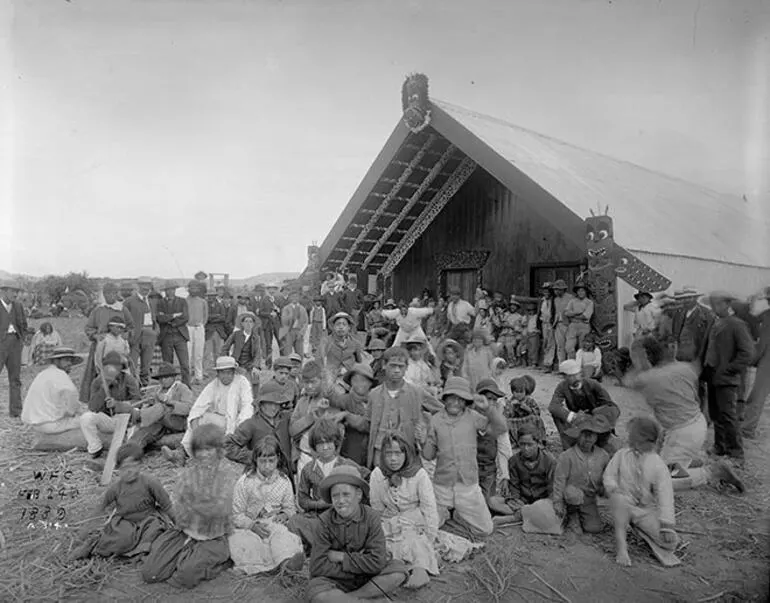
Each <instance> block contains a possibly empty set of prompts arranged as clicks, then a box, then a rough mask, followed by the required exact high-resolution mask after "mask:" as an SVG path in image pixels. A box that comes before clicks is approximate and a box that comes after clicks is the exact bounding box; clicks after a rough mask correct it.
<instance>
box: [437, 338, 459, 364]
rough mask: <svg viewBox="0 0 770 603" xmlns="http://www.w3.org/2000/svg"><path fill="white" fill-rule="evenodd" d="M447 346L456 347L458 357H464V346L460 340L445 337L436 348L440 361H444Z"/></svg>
mask: <svg viewBox="0 0 770 603" xmlns="http://www.w3.org/2000/svg"><path fill="white" fill-rule="evenodd" d="M447 348H454V351H455V353H456V354H457V357H458V358H462V356H463V346H462V345H461V344H460V343H459V342H457V341H455V340H454V339H445V340H444V341H442V342H441V343H440V344H439V346H438V347H437V348H436V356H438V359H439V361H440V362H443V361H444V354H445V352H446V349H447Z"/></svg>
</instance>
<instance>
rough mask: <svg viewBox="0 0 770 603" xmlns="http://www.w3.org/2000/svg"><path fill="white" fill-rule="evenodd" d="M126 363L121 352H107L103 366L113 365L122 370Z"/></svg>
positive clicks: (103, 359)
mask: <svg viewBox="0 0 770 603" xmlns="http://www.w3.org/2000/svg"><path fill="white" fill-rule="evenodd" d="M125 363H126V359H125V358H124V357H123V354H120V353H119V352H107V353H106V354H105V355H104V358H102V366H107V365H108V364H111V365H113V366H119V367H121V368H122V367H123V366H124V365H125Z"/></svg>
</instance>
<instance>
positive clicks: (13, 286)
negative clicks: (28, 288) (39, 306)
mask: <svg viewBox="0 0 770 603" xmlns="http://www.w3.org/2000/svg"><path fill="white" fill-rule="evenodd" d="M0 289H7V290H9V291H24V287H22V286H21V283H19V282H18V281H14V280H10V279H3V280H1V281H0Z"/></svg>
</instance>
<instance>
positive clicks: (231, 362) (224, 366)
mask: <svg viewBox="0 0 770 603" xmlns="http://www.w3.org/2000/svg"><path fill="white" fill-rule="evenodd" d="M237 368H238V363H237V362H236V361H235V358H233V357H232V356H220V357H219V358H217V362H216V364H215V365H214V370H215V371H226V370H230V369H237Z"/></svg>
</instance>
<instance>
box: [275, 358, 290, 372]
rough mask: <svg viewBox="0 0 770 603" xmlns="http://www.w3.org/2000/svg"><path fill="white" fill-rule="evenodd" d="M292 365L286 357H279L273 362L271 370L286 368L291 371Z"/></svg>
mask: <svg viewBox="0 0 770 603" xmlns="http://www.w3.org/2000/svg"><path fill="white" fill-rule="evenodd" d="M293 367H294V365H293V364H292V363H291V360H290V359H289V357H288V356H279V357H278V358H276V359H275V360H274V361H273V369H277V368H287V369H291V368H293Z"/></svg>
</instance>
